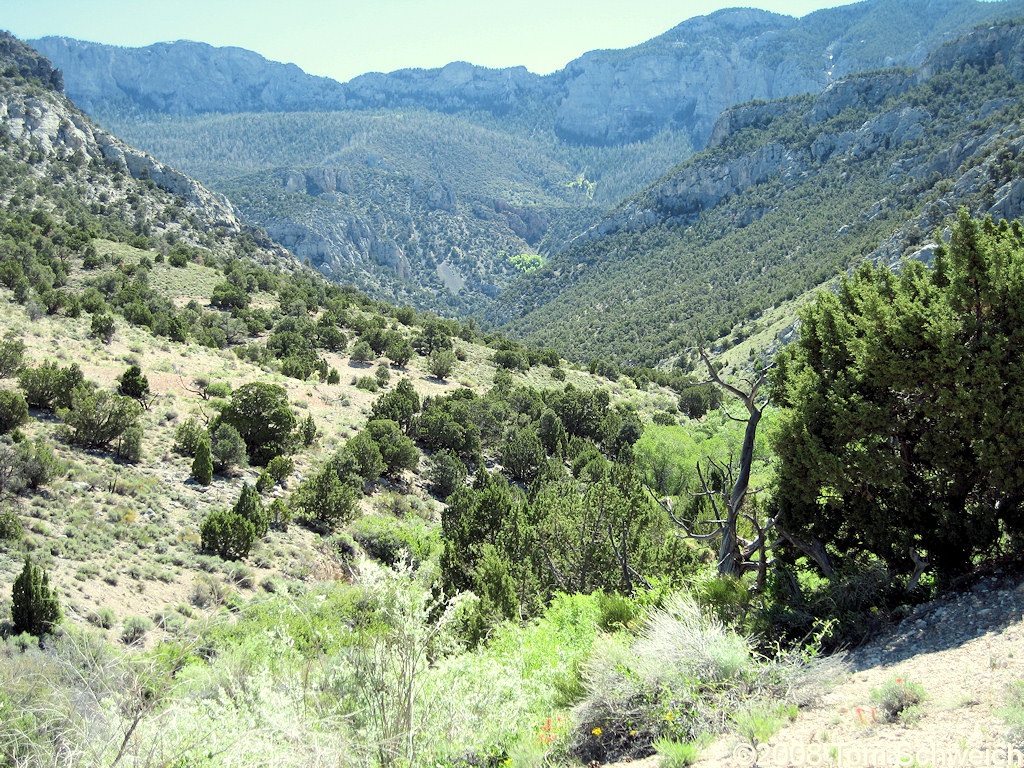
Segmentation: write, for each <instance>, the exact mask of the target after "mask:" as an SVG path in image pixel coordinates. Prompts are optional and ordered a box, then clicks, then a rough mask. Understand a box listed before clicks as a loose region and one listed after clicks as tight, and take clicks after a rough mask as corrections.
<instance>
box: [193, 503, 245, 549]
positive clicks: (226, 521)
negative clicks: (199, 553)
mask: <svg viewBox="0 0 1024 768" xmlns="http://www.w3.org/2000/svg"><path fill="white" fill-rule="evenodd" d="M199 533H200V537H201V542H202V547H203V549H205V550H209V551H211V552H216V553H217V554H218V555H220V556H221V557H223V558H224V559H225V560H239V559H241V558H243V557H246V556H247V555H248V554H249V552H250V550H251V549H252V545H253V543H254V542H255V541H256V526H255V525H253V523H252V522H251V521H249V520H246V519H245V518H244V517H242V516H241V515H239V514H236V513H235V512H231V511H228V510H215V511H213V512H211V513H210V514H209V515H208V516H207V518H206V520H204V521H203V524H202V526H201V528H200V530H199Z"/></svg>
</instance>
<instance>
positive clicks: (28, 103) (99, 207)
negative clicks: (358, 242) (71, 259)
mask: <svg viewBox="0 0 1024 768" xmlns="http://www.w3.org/2000/svg"><path fill="white" fill-rule="evenodd" d="M0 72H2V73H3V77H4V79H5V87H4V88H3V89H2V90H0V118H2V119H3V126H4V131H3V132H2V133H0V142H2V144H3V152H2V157H0V159H2V160H3V163H4V165H5V173H6V178H7V182H8V184H7V186H6V189H5V195H4V202H5V209H6V213H7V214H8V215H10V216H18V215H28V214H30V213H32V212H33V211H35V210H37V209H38V207H39V205H40V201H45V202H44V203H43V205H44V207H45V208H49V209H52V210H51V213H53V214H54V215H56V216H57V217H58V219H59V220H62V221H63V222H64V223H66V224H68V225H73V226H78V227H82V228H84V229H85V230H87V231H89V232H90V233H91V234H90V237H95V236H97V235H98V234H99V233H103V234H104V235H106V236H108V237H112V238H115V239H120V240H124V241H127V240H129V239H131V238H133V237H134V238H141V240H140V242H142V241H148V240H149V238H151V237H152V238H162V239H164V240H165V241H166V242H171V243H175V244H179V245H181V246H183V247H194V248H201V249H204V250H205V249H209V250H210V251H213V252H232V251H234V250H235V249H236V248H243V247H244V249H246V250H247V251H249V252H250V253H251V254H252V255H253V256H255V257H257V258H258V259H260V260H261V261H263V262H265V263H275V264H277V265H278V266H279V267H287V266H288V263H289V262H291V263H292V265H293V268H294V267H295V266H297V264H295V262H294V259H292V258H291V256H290V254H288V252H287V251H286V250H285V249H284V248H282V247H281V246H279V245H278V244H276V243H274V242H273V241H271V240H270V239H269V238H268V237H267V236H266V233H264V232H262V231H260V230H258V229H256V228H254V227H252V226H251V225H249V224H246V223H243V222H242V221H241V219H240V218H239V216H238V215H237V213H236V211H235V209H234V207H233V206H232V205H231V203H229V202H228V201H227V199H225V198H224V197H223V196H221V195H217V194H214V193H212V192H210V191H209V190H208V189H206V188H205V187H203V186H202V185H201V184H199V183H198V182H196V181H195V180H193V179H192V178H190V177H188V176H187V175H186V174H184V173H182V172H181V171H178V170H176V169H175V168H172V167H170V166H167V165H165V164H163V163H161V162H160V161H158V160H156V159H155V158H154V157H152V156H151V155H148V154H146V153H145V152H141V151H139V150H137V149H135V148H133V147H131V146H129V145H127V144H125V143H124V142H123V141H121V140H120V139H118V138H116V137H115V136H113V135H111V134H110V133H108V132H107V131H105V130H103V129H101V128H99V127H98V126H96V125H95V124H94V123H93V122H92V121H91V120H90V119H89V117H88V116H87V115H86V114H85V113H83V112H82V111H81V110H79V109H78V108H77V107H76V106H75V105H74V104H73V103H72V102H70V101H69V100H68V99H67V98H66V97H65V95H64V93H63V80H62V77H61V73H60V71H59V70H56V69H54V68H53V67H52V66H51V64H50V62H49V61H48V60H47V59H45V58H43V57H42V56H40V55H39V54H37V53H36V52H35V51H33V50H32V49H31V48H29V47H28V46H26V45H25V44H24V43H22V42H20V41H18V40H17V39H15V38H13V37H12V36H10V35H8V34H7V33H2V34H0ZM243 241H244V243H245V245H244V246H243V245H241V243H242V242H243Z"/></svg>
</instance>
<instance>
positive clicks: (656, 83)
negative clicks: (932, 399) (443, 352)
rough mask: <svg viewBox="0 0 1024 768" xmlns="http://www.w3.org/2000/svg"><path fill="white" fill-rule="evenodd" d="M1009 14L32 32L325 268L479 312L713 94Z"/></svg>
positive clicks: (172, 157)
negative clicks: (416, 56)
mask: <svg viewBox="0 0 1024 768" xmlns="http://www.w3.org/2000/svg"><path fill="white" fill-rule="evenodd" d="M1016 14H1024V0H1004V1H1003V2H998V3H981V2H975V1H974V0H941V1H940V2H935V1H930V2H912V3H902V2H894V0H869V2H863V3H858V4H855V5H851V6H845V7H842V8H835V9H827V10H823V11H820V12H817V13H814V14H810V15H808V16H805V17H803V18H801V19H794V18H792V17H787V16H781V15H778V14H771V13H766V12H763V11H755V10H750V9H729V10H724V11H719V12H717V13H714V14H711V15H709V16H703V17H697V18H694V19H689V20H687V21H684V22H683V23H681V24H679V25H678V26H677V27H675V28H673V29H672V30H669V31H668V32H666V33H665V34H663V35H661V36H659V37H657V38H654V39H653V40H650V41H648V42H646V43H643V44H642V45H639V46H636V47H634V48H630V49H626V50H621V51H594V52H591V53H588V54H586V55H584V56H582V57H580V58H579V59H577V60H575V61H573V62H571V63H569V64H568V65H567V66H566V67H565V69H563V70H561V71H559V72H556V73H554V74H551V75H547V76H544V77H540V76H537V75H533V74H531V73H529V72H527V71H526V70H525V69H523V68H521V67H520V68H512V69H506V70H491V69H486V68H482V67H474V66H471V65H469V64H465V63H461V62H456V63H452V64H450V65H448V66H446V67H442V68H440V69H433V70H417V69H410V70H401V71H397V72H391V73H388V74H382V73H370V74H366V75H363V76H360V77H357V78H354V79H353V80H351V81H349V82H348V83H344V84H342V83H336V82H333V81H330V80H327V79H325V78H319V77H313V76H310V75H306V74H305V73H303V72H301V70H299V69H297V68H296V67H294V66H292V65H284V64H279V63H276V62H269V61H266V60H264V59H262V58H261V57H259V56H258V55H257V54H254V53H252V52H249V51H244V50H241V49H238V48H213V47H211V46H209V45H204V44H202V43H192V42H187V41H179V42H176V43H161V44H158V45H154V46H149V47H147V48H139V49H126V48H117V47H113V46H102V45H96V44H92V43H84V42H80V41H74V40H67V39H61V38H43V39H41V40H37V41H34V44H35V45H36V46H37V47H38V49H39V50H40V51H42V52H43V53H45V54H46V55H48V56H50V57H51V58H52V59H53V61H54V62H55V63H56V65H57V66H58V67H60V68H61V69H62V71H63V73H64V77H65V80H66V82H67V87H68V90H69V93H70V94H71V95H72V96H73V97H74V98H75V99H76V100H77V101H78V102H79V103H80V104H81V105H83V106H84V107H85V108H86V109H87V111H89V112H90V114H93V115H94V116H95V117H97V118H98V119H99V120H100V122H101V123H102V124H104V125H105V126H106V127H108V128H109V129H111V130H112V131H113V132H114V133H116V134H117V135H119V136H121V137H122V138H124V139H126V140H127V141H129V142H130V143H132V144H133V145H135V146H139V147H142V148H144V149H146V150H147V151H149V152H151V153H153V154H155V155H157V156H159V157H161V158H164V160H165V161H167V162H170V163H172V164H174V165H175V166H176V167H179V168H182V169H184V170H185V171H186V172H188V173H190V174H192V175H193V176H195V177H196V178H198V179H201V180H202V181H203V182H204V183H206V184H208V185H209V186H210V187H211V188H213V189H215V190H217V191H218V192H221V193H223V194H226V195H228V196H229V197H230V199H231V200H232V201H233V203H234V204H235V205H237V206H238V209H239V210H240V212H241V213H242V214H243V215H244V216H245V217H246V218H247V219H248V220H249V221H252V222H254V223H256V224H258V225H260V226H261V227H263V228H265V229H266V230H267V231H268V232H269V234H270V235H271V236H272V237H273V238H275V239H277V240H279V241H280V242H282V243H285V244H286V245H287V246H288V247H289V248H290V249H291V250H292V251H293V252H294V253H295V254H296V255H298V256H299V257H300V258H301V259H309V261H310V263H311V264H312V265H313V266H314V267H316V268H317V269H319V270H321V271H322V272H323V273H324V274H327V275H329V276H330V277H331V278H332V279H334V280H336V281H339V282H343V283H351V284H353V285H355V286H356V287H358V288H359V289H360V290H363V291H366V292H368V293H370V294H371V295H373V296H375V297H377V298H380V299H384V300H389V301H397V302H400V303H408V304H410V305H412V306H416V307H419V308H425V309H432V310H434V311H437V312H441V313H443V314H446V315H454V316H462V317H466V316H474V317H477V318H482V317H486V316H490V315H491V314H492V313H493V311H494V307H493V303H494V300H495V298H496V297H497V296H498V295H500V294H501V293H502V292H504V291H506V290H507V289H508V288H509V287H510V286H511V285H512V284H513V282H514V281H515V280H516V279H517V278H518V276H519V274H520V268H519V267H517V264H523V263H531V262H530V261H526V262H524V261H523V260H522V259H520V257H521V256H523V255H527V256H530V257H531V258H533V257H535V256H536V255H538V254H540V255H541V256H542V257H545V258H549V257H551V256H552V255H554V254H556V253H558V252H559V251H561V250H562V249H563V248H564V247H565V246H566V244H567V243H568V242H569V241H570V240H571V239H572V238H573V237H575V236H576V235H578V234H579V233H580V232H582V231H583V230H585V229H587V228H588V227H590V226H591V225H592V224H594V223H596V222H597V221H599V220H600V218H601V216H602V215H603V214H604V213H605V212H606V211H607V210H609V209H610V208H613V207H614V206H615V205H617V204H618V203H619V202H620V201H621V200H622V199H624V198H629V197H631V196H633V195H635V194H637V193H638V192H640V191H641V190H642V189H643V188H644V187H645V186H647V185H648V184H650V183H652V182H654V181H656V180H657V179H658V178H659V177H660V176H661V175H662V174H664V173H665V172H666V171H668V170H669V169H670V168H671V167H673V166H674V165H675V164H677V163H678V162H680V161H682V160H684V159H685V158H686V157H688V156H689V154H690V153H691V152H692V151H693V150H694V149H699V148H700V147H702V146H703V145H704V144H705V142H706V141H707V140H708V138H709V136H710V135H711V132H712V129H713V127H714V125H715V121H716V120H717V117H718V114H719V113H720V112H721V110H723V109H725V108H727V107H728V106H730V105H732V104H734V103H737V102H742V101H746V100H749V99H775V98H779V97H785V96H789V95H794V94H800V93H804V92H819V91H821V89H823V88H824V87H826V86H827V85H828V84H829V83H830V82H832V81H834V80H835V79H836V78H837V77H839V76H841V75H845V74H847V73H850V72H856V71H860V70H863V69H873V68H878V67H883V66H889V65H893V64H899V65H916V64H918V63H920V61H921V60H922V59H923V57H924V55H925V54H926V53H927V51H928V50H931V49H932V48H934V47H935V46H936V45H938V44H939V43H940V42H941V41H942V40H945V39H947V38H949V37H950V36H952V35H954V34H956V33H957V32H958V31H962V30H965V29H968V28H970V27H971V26H972V25H973V24H976V23H979V22H983V21H987V20H989V19H992V18H1004V17H1006V16H1010V15H1016ZM534 260H535V259H534Z"/></svg>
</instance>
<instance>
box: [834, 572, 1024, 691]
mask: <svg viewBox="0 0 1024 768" xmlns="http://www.w3.org/2000/svg"><path fill="white" fill-rule="evenodd" d="M1022 620H1024V571H1022V570H1019V569H1015V570H1014V571H1013V572H1010V573H999V574H991V575H985V576H981V577H979V578H977V579H976V580H975V581H974V583H973V584H970V585H967V586H961V587H960V588H959V589H956V590H955V591H953V592H949V593H947V594H945V595H943V596H942V597H941V598H939V599H937V600H933V601H932V602H930V603H925V604H924V605H919V606H917V607H916V608H915V609H914V610H913V611H911V612H910V614H909V615H908V616H907V618H905V619H904V620H903V621H901V622H900V624H899V625H898V626H896V627H895V628H894V629H892V630H890V631H889V632H888V633H886V634H884V635H882V636H880V637H876V638H874V639H873V640H872V641H870V642H869V643H868V644H866V645H864V646H862V647H860V648H856V649H853V650H851V651H850V653H849V655H848V657H847V660H848V662H849V664H850V667H851V668H852V669H853V671H855V672H856V671H861V670H864V669H868V668H870V667H875V666H879V665H882V666H892V665H895V664H900V663H902V662H904V661H907V660H908V659H911V658H913V657H915V656H919V655H921V654H925V653H937V652H939V651H946V650H950V649H952V648H959V647H960V646H962V645H964V644H966V643H969V642H970V641H971V640H976V639H978V638H980V637H984V636H985V635H988V634H999V633H1001V632H1003V631H1005V630H1006V629H1008V628H1009V627H1011V626H1013V625H1015V624H1018V623H1020V622H1021V621H1022Z"/></svg>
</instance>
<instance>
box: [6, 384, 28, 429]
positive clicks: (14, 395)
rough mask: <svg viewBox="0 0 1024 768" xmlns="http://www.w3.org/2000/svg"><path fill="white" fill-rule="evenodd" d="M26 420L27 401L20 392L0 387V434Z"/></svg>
mask: <svg viewBox="0 0 1024 768" xmlns="http://www.w3.org/2000/svg"><path fill="white" fill-rule="evenodd" d="M26 421H28V402H27V401H26V400H25V396H24V395H22V394H21V393H20V392H15V391H13V390H10V389H0V434H6V433H7V432H10V431H11V430H12V429H15V428H17V427H19V426H21V425H22V424H24V423H25V422H26Z"/></svg>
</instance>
